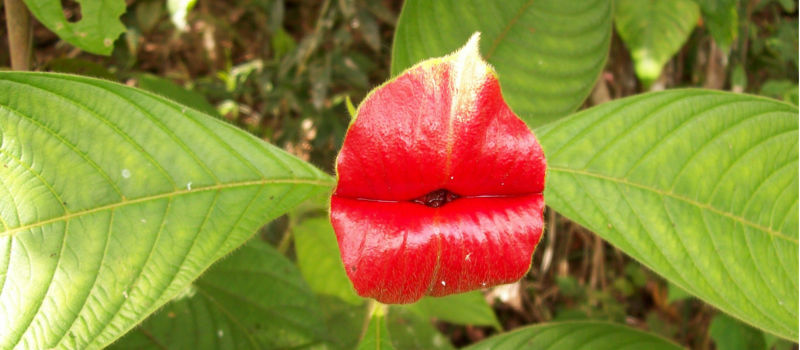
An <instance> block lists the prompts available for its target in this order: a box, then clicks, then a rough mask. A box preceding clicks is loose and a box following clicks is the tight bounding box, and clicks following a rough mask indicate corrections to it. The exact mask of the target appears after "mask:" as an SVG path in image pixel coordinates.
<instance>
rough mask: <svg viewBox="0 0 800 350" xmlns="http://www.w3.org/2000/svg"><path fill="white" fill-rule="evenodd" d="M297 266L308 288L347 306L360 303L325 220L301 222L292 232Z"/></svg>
mask: <svg viewBox="0 0 800 350" xmlns="http://www.w3.org/2000/svg"><path fill="white" fill-rule="evenodd" d="M292 234H294V247H295V252H296V253H297V265H299V266H300V271H302V273H303V277H305V279H306V281H308V284H309V285H311V289H313V290H314V291H315V292H317V293H320V294H327V295H333V296H337V297H339V298H341V299H342V300H343V301H346V302H348V303H350V304H362V303H363V302H364V299H363V298H361V297H359V296H358V295H357V294H356V293H355V291H354V290H353V285H352V284H351V283H350V279H348V278H347V273H345V271H344V265H343V264H342V258H341V257H340V255H339V244H338V243H337V242H336V234H335V233H333V227H331V222H330V220H328V218H327V217H314V218H305V219H303V220H302V221H301V222H300V224H299V225H297V227H295V228H294V229H293V230H292Z"/></svg>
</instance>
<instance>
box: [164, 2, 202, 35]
mask: <svg viewBox="0 0 800 350" xmlns="http://www.w3.org/2000/svg"><path fill="white" fill-rule="evenodd" d="M195 3H197V0H167V10H168V11H169V18H170V19H171V20H172V24H174V25H175V28H178V30H179V31H185V30H186V16H188V15H189V11H191V10H192V8H193V7H194V5H195Z"/></svg>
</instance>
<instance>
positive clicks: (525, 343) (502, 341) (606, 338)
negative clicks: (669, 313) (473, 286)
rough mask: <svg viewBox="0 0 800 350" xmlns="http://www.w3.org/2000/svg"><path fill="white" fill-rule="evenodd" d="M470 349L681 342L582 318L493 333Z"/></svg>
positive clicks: (670, 346) (605, 349)
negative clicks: (498, 333) (580, 319)
mask: <svg viewBox="0 0 800 350" xmlns="http://www.w3.org/2000/svg"><path fill="white" fill-rule="evenodd" d="M465 349H468V350H483V349H487V350H489V349H490V350H505V349H509V350H512V349H537V350H617V349H649V350H679V349H681V347H680V346H678V345H677V344H674V343H672V342H670V341H669V340H666V339H664V338H661V337H659V336H657V335H654V334H650V333H645V332H642V331H639V330H636V329H633V328H630V327H626V326H623V325H618V324H614V323H604V322H595V321H578V322H563V323H544V324H539V325H536V326H531V327H524V328H520V329H517V330H514V331H512V332H508V333H504V334H501V335H497V336H493V337H491V338H488V339H486V340H484V341H481V342H478V343H477V344H474V345H472V346H469V347H466V348H465Z"/></svg>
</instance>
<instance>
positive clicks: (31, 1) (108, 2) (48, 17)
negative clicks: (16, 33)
mask: <svg viewBox="0 0 800 350" xmlns="http://www.w3.org/2000/svg"><path fill="white" fill-rule="evenodd" d="M23 1H25V5H27V6H28V9H29V10H30V11H31V13H32V14H33V15H34V16H36V19H38V20H39V22H42V24H44V26H45V27H47V29H50V30H52V31H53V32H54V33H56V35H58V37H59V38H61V39H63V40H65V41H67V42H68V43H70V44H72V45H75V46H77V47H79V48H81V49H83V50H85V51H88V52H91V53H94V54H98V55H106V56H108V55H110V54H111V51H112V50H113V49H114V40H116V39H117V37H118V36H119V35H120V34H122V32H124V31H125V26H124V25H122V22H121V21H120V19H119V17H120V16H121V15H122V14H123V13H125V1H123V0H91V1H87V0H77V2H78V3H79V4H80V11H81V19H80V20H79V21H77V22H70V21H68V20H67V19H66V18H65V17H64V10H63V8H62V7H61V2H60V1H53V0H23Z"/></svg>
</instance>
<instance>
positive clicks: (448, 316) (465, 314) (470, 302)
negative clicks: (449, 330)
mask: <svg viewBox="0 0 800 350" xmlns="http://www.w3.org/2000/svg"><path fill="white" fill-rule="evenodd" d="M408 308H410V309H412V310H414V311H416V312H418V313H420V314H421V315H424V316H426V317H428V318H430V317H435V318H438V319H440V320H442V321H447V322H451V323H456V324H468V325H475V326H492V327H495V328H498V329H499V328H500V322H499V321H497V316H495V314H494V311H493V310H492V307H491V306H489V304H487V303H486V299H484V298H483V294H481V292H479V291H472V292H467V293H461V294H453V295H448V296H445V297H425V298H422V299H420V301H418V302H416V303H414V304H412V305H409V306H408Z"/></svg>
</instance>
